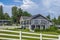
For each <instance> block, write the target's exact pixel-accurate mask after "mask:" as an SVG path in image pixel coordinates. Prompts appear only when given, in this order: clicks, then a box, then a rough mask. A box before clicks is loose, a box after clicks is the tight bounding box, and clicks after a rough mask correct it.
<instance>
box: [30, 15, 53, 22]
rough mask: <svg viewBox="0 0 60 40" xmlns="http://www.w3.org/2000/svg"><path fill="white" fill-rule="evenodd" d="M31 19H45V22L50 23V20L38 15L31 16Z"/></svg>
mask: <svg viewBox="0 0 60 40" xmlns="http://www.w3.org/2000/svg"><path fill="white" fill-rule="evenodd" d="M32 19H45V20H47V21H49V22H52V21H51V20H49V19H48V18H46V17H44V16H42V15H40V14H38V15H35V16H33V17H32ZM32 19H31V20H32Z"/></svg>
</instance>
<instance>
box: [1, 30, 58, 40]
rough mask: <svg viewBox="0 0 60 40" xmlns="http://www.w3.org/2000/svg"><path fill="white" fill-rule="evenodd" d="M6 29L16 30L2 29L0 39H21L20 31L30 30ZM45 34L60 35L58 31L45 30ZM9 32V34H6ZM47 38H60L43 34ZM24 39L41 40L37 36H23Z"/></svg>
mask: <svg viewBox="0 0 60 40" xmlns="http://www.w3.org/2000/svg"><path fill="white" fill-rule="evenodd" d="M4 30H10V31H14V32H10V31H2V30H0V40H1V39H3V38H6V39H16V40H17V39H18V40H19V32H20V31H22V32H28V31H29V30H21V29H4ZM37 33H38V34H40V33H39V32H37ZM43 33H44V34H55V35H58V33H56V32H43ZM1 34H5V35H1ZM6 34H8V36H7V35H6ZM11 35H12V36H11ZM22 36H33V37H35V36H36V37H40V35H33V34H22ZM43 37H45V38H58V37H55V36H43ZM22 39H23V40H39V39H36V38H26V37H22Z"/></svg>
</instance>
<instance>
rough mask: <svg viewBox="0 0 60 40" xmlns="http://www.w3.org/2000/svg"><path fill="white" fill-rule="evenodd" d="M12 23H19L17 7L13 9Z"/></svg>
mask: <svg viewBox="0 0 60 40" xmlns="http://www.w3.org/2000/svg"><path fill="white" fill-rule="evenodd" d="M12 21H13V23H16V22H17V7H16V6H14V7H12Z"/></svg>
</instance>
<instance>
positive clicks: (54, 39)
mask: <svg viewBox="0 0 60 40" xmlns="http://www.w3.org/2000/svg"><path fill="white" fill-rule="evenodd" d="M22 34H30V35H31V34H32V35H40V37H33V36H22ZM43 36H52V37H53V36H54V37H58V38H43ZM22 37H25V38H35V39H40V40H43V39H47V40H60V35H52V34H42V33H40V34H37V33H29V32H21V31H20V40H22Z"/></svg>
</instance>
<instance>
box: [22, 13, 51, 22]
mask: <svg viewBox="0 0 60 40" xmlns="http://www.w3.org/2000/svg"><path fill="white" fill-rule="evenodd" d="M39 16H41V17H43V18H44V19H46V20H48V21H50V22H52V21H51V20H50V19H48V18H46V17H44V16H42V15H41V14H37V15H34V16H22V17H23V19H35V18H37V17H39Z"/></svg>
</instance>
